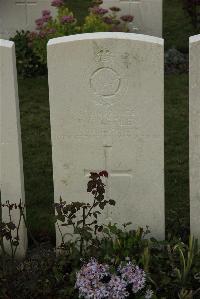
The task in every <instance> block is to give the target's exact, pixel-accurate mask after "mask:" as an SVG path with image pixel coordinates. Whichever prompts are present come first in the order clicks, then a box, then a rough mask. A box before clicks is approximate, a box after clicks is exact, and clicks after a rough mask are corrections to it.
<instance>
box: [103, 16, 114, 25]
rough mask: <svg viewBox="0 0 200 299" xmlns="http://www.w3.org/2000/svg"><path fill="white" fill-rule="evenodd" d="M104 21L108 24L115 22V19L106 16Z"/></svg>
mask: <svg viewBox="0 0 200 299" xmlns="http://www.w3.org/2000/svg"><path fill="white" fill-rule="evenodd" d="M103 21H104V22H105V23H106V24H108V25H111V24H113V19H112V18H111V17H104V18H103Z"/></svg>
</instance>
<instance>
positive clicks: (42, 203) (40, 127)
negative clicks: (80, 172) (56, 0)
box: [19, 0, 196, 241]
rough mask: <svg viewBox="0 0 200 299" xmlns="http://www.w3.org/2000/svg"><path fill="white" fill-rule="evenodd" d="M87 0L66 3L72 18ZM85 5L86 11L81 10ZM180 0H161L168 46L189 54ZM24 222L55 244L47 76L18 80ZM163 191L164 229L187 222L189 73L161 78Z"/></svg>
mask: <svg viewBox="0 0 200 299" xmlns="http://www.w3.org/2000/svg"><path fill="white" fill-rule="evenodd" d="M88 2H89V0H85V1H83V0H76V1H75V0H67V3H69V6H70V8H73V7H75V8H76V9H75V15H79V14H81V18H83V17H84V15H85V14H86V13H87V7H88ZM83 6H84V9H83ZM195 33H196V32H195V30H194V29H193V28H192V25H191V24H190V18H189V17H188V15H187V13H186V12H185V11H184V10H183V9H182V6H181V0H173V4H172V1H171V0H164V38H165V45H166V48H170V47H172V46H175V47H177V48H178V49H182V50H184V51H187V49H188V36H189V35H192V34H195ZM19 95H20V109H21V127H22V142H23V157H24V174H25V189H26V202H27V218H28V223H29V225H30V229H31V230H32V232H33V234H34V236H35V237H36V238H37V239H40V240H41V239H43V238H45V237H46V236H47V235H48V236H50V237H51V239H52V241H54V238H55V235H54V225H53V223H52V222H51V217H50V215H51V214H53V209H52V204H53V181H52V162H51V141H50V121H49V103H48V84H47V78H32V79H19ZM165 187H166V215H167V227H168V228H170V229H172V224H173V225H174V224H175V226H176V228H179V224H178V222H177V221H178V217H179V218H180V221H181V222H183V223H184V224H185V225H188V224H189V178H188V75H187V74H182V75H166V76H165ZM177 215H178V216H177Z"/></svg>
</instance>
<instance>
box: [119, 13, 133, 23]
mask: <svg viewBox="0 0 200 299" xmlns="http://www.w3.org/2000/svg"><path fill="white" fill-rule="evenodd" d="M120 19H121V20H122V21H124V22H132V21H133V19H134V18H133V16H131V15H124V16H121V18H120Z"/></svg>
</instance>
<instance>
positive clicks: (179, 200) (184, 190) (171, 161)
mask: <svg viewBox="0 0 200 299" xmlns="http://www.w3.org/2000/svg"><path fill="white" fill-rule="evenodd" d="M188 121H189V119H188V75H187V74H182V75H180V74H179V75H168V76H166V77H165V195H166V212H167V213H166V215H167V224H168V227H169V226H170V225H171V224H172V223H173V222H174V221H175V222H176V223H175V224H176V226H177V227H178V225H177V221H178V219H180V221H181V222H183V223H184V224H185V225H187V226H188V224H189V166H188V156H189V144H188V142H189V141H188V138H189V135H188ZM172 211H175V212H176V213H177V216H178V217H175V218H174V216H175V215H174V214H173V213H172Z"/></svg>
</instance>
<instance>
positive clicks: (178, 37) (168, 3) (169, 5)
mask: <svg viewBox="0 0 200 299" xmlns="http://www.w3.org/2000/svg"><path fill="white" fill-rule="evenodd" d="M183 1H184V0H163V36H164V39H165V48H166V49H169V48H173V47H175V48H177V49H178V50H180V51H183V52H187V51H188V43H189V36H191V35H194V34H197V33H198V31H197V30H195V29H194V27H193V25H192V22H191V18H190V17H189V15H188V13H187V11H186V10H184V9H183Z"/></svg>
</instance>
